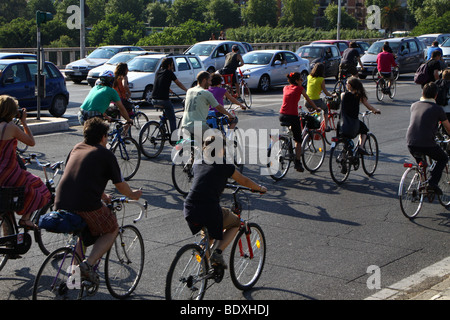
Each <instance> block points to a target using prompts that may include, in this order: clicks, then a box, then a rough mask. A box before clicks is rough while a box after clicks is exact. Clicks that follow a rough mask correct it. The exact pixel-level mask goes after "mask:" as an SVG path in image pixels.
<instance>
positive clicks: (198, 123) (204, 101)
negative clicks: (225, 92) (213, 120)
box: [181, 71, 234, 143]
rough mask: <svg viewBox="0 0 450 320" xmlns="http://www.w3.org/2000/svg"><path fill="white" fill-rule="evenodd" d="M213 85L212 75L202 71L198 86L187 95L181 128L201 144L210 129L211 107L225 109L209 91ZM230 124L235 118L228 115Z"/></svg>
mask: <svg viewBox="0 0 450 320" xmlns="http://www.w3.org/2000/svg"><path fill="white" fill-rule="evenodd" d="M210 85H211V74H210V73H209V72H207V71H201V72H199V73H198V75H197V86H195V87H193V88H190V89H189V90H188V91H187V93H186V102H185V108H184V113H183V120H182V122H181V128H182V130H183V132H184V131H187V132H188V133H189V134H190V135H191V137H192V136H194V140H196V141H197V142H199V143H201V141H203V133H204V132H205V131H206V130H208V129H209V126H208V125H207V124H206V118H207V117H208V112H209V108H210V106H211V107H213V108H219V109H220V108H223V106H221V105H220V104H219V103H218V102H217V100H216V98H214V95H213V94H212V93H211V92H209V91H208V88H209V86H210ZM227 116H228V118H229V119H230V122H233V120H234V116H233V115H232V114H231V113H228V114H227Z"/></svg>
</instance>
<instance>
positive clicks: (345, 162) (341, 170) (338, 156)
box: [330, 140, 351, 185]
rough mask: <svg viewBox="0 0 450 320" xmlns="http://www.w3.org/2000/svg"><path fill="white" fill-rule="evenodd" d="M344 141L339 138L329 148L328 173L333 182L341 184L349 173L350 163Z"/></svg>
mask: <svg viewBox="0 0 450 320" xmlns="http://www.w3.org/2000/svg"><path fill="white" fill-rule="evenodd" d="M349 160H350V159H349V152H348V151H347V150H346V143H345V142H344V141H342V140H339V141H338V142H336V143H335V145H334V146H333V145H332V147H331V149H330V175H331V178H332V179H333V181H334V182H336V183H337V184H339V185H340V184H342V183H344V182H345V180H347V178H348V176H349V175H350V170H351V165H350V161H349Z"/></svg>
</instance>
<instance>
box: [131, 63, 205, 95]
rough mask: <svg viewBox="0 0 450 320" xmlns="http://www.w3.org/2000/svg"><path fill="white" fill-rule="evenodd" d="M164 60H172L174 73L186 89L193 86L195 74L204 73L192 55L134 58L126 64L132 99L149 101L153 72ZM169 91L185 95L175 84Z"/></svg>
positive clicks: (195, 80)
mask: <svg viewBox="0 0 450 320" xmlns="http://www.w3.org/2000/svg"><path fill="white" fill-rule="evenodd" d="M164 58H172V59H173V61H174V65H175V70H174V73H175V75H176V76H177V78H178V80H179V81H180V82H181V83H182V84H183V85H184V86H185V87H186V88H190V87H193V86H195V85H196V83H197V74H198V73H199V72H200V71H205V67H204V66H203V63H202V61H201V59H200V57H198V56H197V55H194V54H152V55H142V56H138V57H135V58H134V59H132V60H131V61H130V62H129V63H128V70H129V71H128V84H129V86H130V91H131V98H132V99H144V100H146V101H150V100H151V96H152V91H153V84H154V82H155V72H156V71H157V70H158V69H159V66H160V64H161V61H162V60H163V59H164ZM170 89H171V90H172V91H173V92H174V93H176V94H184V93H185V92H184V91H183V90H182V89H180V88H179V87H178V86H177V85H176V84H175V83H172V86H171V87H170Z"/></svg>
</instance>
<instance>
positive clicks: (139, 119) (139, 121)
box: [133, 111, 148, 137]
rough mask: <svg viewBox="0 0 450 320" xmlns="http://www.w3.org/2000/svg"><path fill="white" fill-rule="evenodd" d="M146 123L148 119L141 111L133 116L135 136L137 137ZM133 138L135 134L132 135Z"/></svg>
mask: <svg viewBox="0 0 450 320" xmlns="http://www.w3.org/2000/svg"><path fill="white" fill-rule="evenodd" d="M147 122H148V117H147V115H146V114H145V113H143V112H142V111H138V112H136V113H135V114H134V117H133V129H134V130H133V131H136V132H137V134H136V136H137V137H139V132H140V131H141V129H142V127H143V126H144V125H145V124H146V123H147ZM133 136H135V134H134V133H133Z"/></svg>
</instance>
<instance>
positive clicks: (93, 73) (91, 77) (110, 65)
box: [87, 51, 160, 87]
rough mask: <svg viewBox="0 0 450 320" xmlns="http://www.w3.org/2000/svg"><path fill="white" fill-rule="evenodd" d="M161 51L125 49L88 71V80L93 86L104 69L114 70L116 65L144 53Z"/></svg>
mask: <svg viewBox="0 0 450 320" xmlns="http://www.w3.org/2000/svg"><path fill="white" fill-rule="evenodd" d="M158 53H160V52H155V51H125V52H119V53H118V54H116V55H115V56H113V57H112V58H111V59H109V60H108V61H106V62H105V63H104V64H102V65H101V66H98V67H96V68H94V69H92V70H90V71H89V72H88V75H87V82H88V83H89V85H90V86H91V87H93V86H94V85H95V82H96V81H97V79H98V78H99V76H100V74H102V72H103V71H106V70H110V71H112V72H114V70H116V66H117V65H118V64H119V63H121V62H125V63H128V62H129V61H130V60H131V59H133V58H135V57H137V56H140V55H144V54H158Z"/></svg>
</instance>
